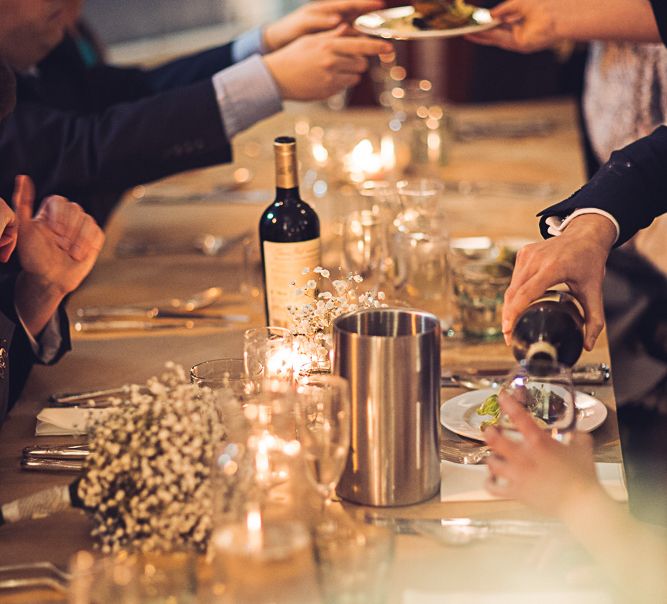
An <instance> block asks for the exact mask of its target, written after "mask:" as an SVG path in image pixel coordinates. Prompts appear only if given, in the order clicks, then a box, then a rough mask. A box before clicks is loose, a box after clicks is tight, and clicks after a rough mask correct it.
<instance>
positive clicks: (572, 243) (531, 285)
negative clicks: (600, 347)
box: [503, 214, 616, 350]
mask: <svg viewBox="0 0 667 604" xmlns="http://www.w3.org/2000/svg"><path fill="white" fill-rule="evenodd" d="M615 239H616V229H615V228H614V225H613V223H612V222H611V221H610V220H609V219H608V218H605V217H604V216H600V215H598V214H582V215H581V216H577V217H576V218H574V219H573V220H572V222H571V223H570V224H569V225H568V226H567V228H566V229H565V230H564V231H563V232H562V234H561V235H559V236H558V237H552V238H551V239H547V240H546V241H541V242H539V243H531V244H529V245H527V246H526V247H524V248H522V249H521V250H519V253H518V254H517V257H516V265H515V267H514V273H513V275H512V282H511V283H510V286H509V287H508V288H507V291H506V292H505V303H504V306H503V334H504V335H505V341H506V342H507V343H508V344H509V341H510V337H511V333H512V329H513V328H514V323H515V322H516V319H517V317H518V316H519V314H521V312H522V311H523V310H524V309H525V308H526V307H527V306H528V305H529V304H530V303H531V302H532V301H533V300H535V299H537V298H538V297H539V296H541V295H542V294H543V293H544V292H545V291H546V290H547V289H549V288H550V287H553V286H554V285H557V284H559V283H565V284H567V285H568V286H569V287H570V290H571V292H572V294H573V295H574V296H575V297H576V298H577V299H578V300H579V302H580V303H581V305H582V306H583V309H584V315H585V317H584V318H585V320H586V336H585V340H584V346H585V347H586V350H591V349H592V348H593V346H594V345H595V340H596V339H597V337H598V336H599V335H600V332H601V331H602V328H603V327H604V312H603V310H602V279H603V278H604V265H605V262H606V261H607V256H609V251H610V249H611V247H612V245H613V244H614V241H615Z"/></svg>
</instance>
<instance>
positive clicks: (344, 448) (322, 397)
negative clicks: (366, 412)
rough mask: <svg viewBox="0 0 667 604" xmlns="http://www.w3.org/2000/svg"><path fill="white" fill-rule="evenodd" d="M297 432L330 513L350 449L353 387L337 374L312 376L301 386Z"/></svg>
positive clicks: (313, 479)
mask: <svg viewBox="0 0 667 604" xmlns="http://www.w3.org/2000/svg"><path fill="white" fill-rule="evenodd" d="M297 392H298V395H299V396H298V398H297V405H296V411H297V429H298V438H299V441H300V443H301V450H302V453H303V457H304V459H305V461H306V474H307V476H308V479H309V480H310V482H311V483H312V484H313V486H314V487H315V488H316V489H317V491H318V493H319V494H320V495H321V496H322V497H323V498H324V500H323V511H324V512H326V511H327V509H328V508H329V505H330V504H331V499H332V497H333V494H334V492H335V490H336V485H337V484H338V481H339V480H340V477H341V474H342V473H343V470H344V468H345V462H346V460H347V455H348V452H349V448H350V388H349V384H348V382H347V380H346V379H345V378H342V377H340V376H335V375H309V376H305V377H303V378H302V379H301V380H300V382H299V385H298V387H297Z"/></svg>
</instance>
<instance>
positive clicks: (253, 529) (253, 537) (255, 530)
mask: <svg viewBox="0 0 667 604" xmlns="http://www.w3.org/2000/svg"><path fill="white" fill-rule="evenodd" d="M246 528H247V529H248V548H249V549H250V551H251V552H256V551H259V550H261V549H262V515H261V513H260V511H259V509H258V508H257V507H255V506H253V508H252V509H250V510H249V511H248V514H247V515H246Z"/></svg>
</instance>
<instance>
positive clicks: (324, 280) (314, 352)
mask: <svg viewBox="0 0 667 604" xmlns="http://www.w3.org/2000/svg"><path fill="white" fill-rule="evenodd" d="M302 274H303V275H304V276H305V275H312V277H311V278H310V279H309V280H308V282H307V283H306V285H305V286H304V287H303V288H300V289H297V291H296V294H297V295H298V296H308V297H310V298H312V301H311V302H309V303H308V304H304V305H302V306H289V307H288V311H289V313H290V318H291V320H292V325H291V331H292V333H293V334H294V336H295V338H296V346H297V350H298V351H299V353H301V354H303V355H304V356H305V357H306V358H307V359H309V361H307V363H309V364H311V365H317V366H319V367H322V368H328V367H329V366H330V351H331V346H332V333H331V330H332V327H333V322H334V320H335V319H336V318H337V317H340V316H341V315H344V314H347V313H350V312H354V311H356V310H360V309H362V308H378V307H380V306H386V304H384V302H383V300H384V299H385V294H384V292H381V291H377V292H376V291H375V290H370V291H366V292H359V291H358V289H357V288H358V287H359V285H360V284H361V283H362V282H363V280H364V279H363V277H362V276H361V275H356V274H354V273H348V274H346V275H341V276H340V277H339V278H338V279H332V278H331V272H330V271H329V270H327V269H325V268H322V267H321V266H318V267H315V268H314V269H313V270H312V272H311V270H310V268H304V269H303V272H302Z"/></svg>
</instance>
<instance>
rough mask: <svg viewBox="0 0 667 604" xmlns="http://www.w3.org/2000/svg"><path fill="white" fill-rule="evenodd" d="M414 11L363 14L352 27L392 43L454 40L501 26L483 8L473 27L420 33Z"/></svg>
mask: <svg viewBox="0 0 667 604" xmlns="http://www.w3.org/2000/svg"><path fill="white" fill-rule="evenodd" d="M414 16H415V9H414V7H412V6H399V7H397V8H387V9H384V10H376V11H374V12H372V13H366V14H365V15H361V16H360V17H357V19H356V20H355V22H354V27H355V29H356V30H357V31H360V32H361V33H364V34H368V35H369V36H378V37H380V38H389V39H392V40H424V39H431V38H453V37H456V36H465V35H467V34H474V33H477V32H480V31H484V30H486V29H491V28H492V27H495V26H496V25H500V21H496V20H495V19H494V18H493V17H491V13H490V12H489V11H488V10H487V9H485V8H478V9H476V10H475V12H474V13H473V15H472V18H473V21H475V23H474V24H472V25H463V26H462V27H451V28H448V29H419V28H417V27H415V26H414V25H413V24H412V18H413V17H414Z"/></svg>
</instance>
